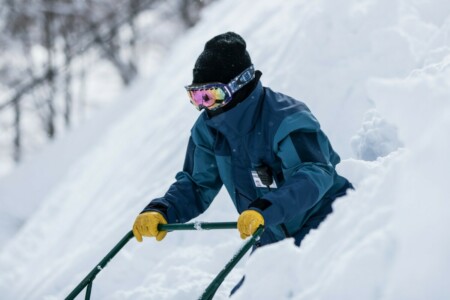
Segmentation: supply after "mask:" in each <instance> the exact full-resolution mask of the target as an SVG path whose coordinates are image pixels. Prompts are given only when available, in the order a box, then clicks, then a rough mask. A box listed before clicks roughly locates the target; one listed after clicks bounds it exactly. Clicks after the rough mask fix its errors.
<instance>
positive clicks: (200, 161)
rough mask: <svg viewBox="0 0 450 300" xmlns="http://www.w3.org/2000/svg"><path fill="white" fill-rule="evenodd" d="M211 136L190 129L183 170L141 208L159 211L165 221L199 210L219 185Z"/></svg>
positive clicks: (181, 219) (190, 215)
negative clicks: (162, 194)
mask: <svg viewBox="0 0 450 300" xmlns="http://www.w3.org/2000/svg"><path fill="white" fill-rule="evenodd" d="M212 143H213V141H212V138H210V137H209V136H205V135H204V134H203V137H202V136H201V135H199V134H198V130H197V129H195V127H194V129H193V132H192V135H191V137H190V139H189V144H188V147H187V151H186V157H185V162H184V167H183V171H181V172H179V173H178V174H177V175H176V176H175V178H176V181H175V183H173V184H172V185H171V186H170V188H169V190H168V191H167V193H166V194H165V195H164V196H163V197H161V198H157V199H154V200H153V201H151V202H150V204H149V205H147V207H146V208H145V209H144V212H145V211H158V212H160V213H162V214H163V215H164V216H165V217H166V219H167V221H168V222H169V223H184V222H187V221H189V220H191V219H192V218H195V217H197V216H198V215H200V214H201V213H203V212H204V211H205V210H206V209H207V208H208V207H209V205H210V204H211V202H212V201H213V200H214V198H215V196H216V195H217V193H218V192H219V190H220V188H221V187H222V181H221V179H220V176H219V172H218V168H217V164H216V160H215V156H214V153H213V151H212Z"/></svg>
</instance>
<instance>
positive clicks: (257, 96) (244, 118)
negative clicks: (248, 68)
mask: <svg viewBox="0 0 450 300" xmlns="http://www.w3.org/2000/svg"><path fill="white" fill-rule="evenodd" d="M263 97H264V88H263V86H262V84H261V82H258V84H257V85H256V87H255V89H254V90H253V91H252V92H251V93H250V95H249V96H248V97H247V98H246V99H245V100H244V101H242V102H241V103H239V104H237V105H236V106H235V107H233V108H232V109H230V110H229V111H226V112H224V113H221V114H219V115H217V116H214V117H211V118H210V117H208V115H207V114H206V112H204V113H203V118H204V119H205V122H206V125H208V126H209V127H212V128H214V129H216V130H218V131H220V132H221V133H222V134H224V135H227V134H229V133H233V134H235V135H238V136H242V135H245V134H247V133H249V132H250V131H251V130H252V129H253V128H254V127H255V124H256V121H257V119H258V117H259V110H260V108H261V104H262V101H263Z"/></svg>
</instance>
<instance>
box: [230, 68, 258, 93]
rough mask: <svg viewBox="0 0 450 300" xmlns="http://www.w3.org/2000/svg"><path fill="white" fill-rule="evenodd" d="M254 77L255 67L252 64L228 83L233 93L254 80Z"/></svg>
mask: <svg viewBox="0 0 450 300" xmlns="http://www.w3.org/2000/svg"><path fill="white" fill-rule="evenodd" d="M253 78H255V68H254V67H253V65H251V66H250V67H248V68H247V69H245V70H244V71H243V72H242V73H241V74H239V75H238V76H236V77H235V78H233V79H232V80H231V81H230V83H228V87H229V88H230V91H231V94H234V93H235V92H236V91H238V90H239V89H241V88H242V87H243V86H244V85H246V84H247V83H249V82H250V81H251V80H253Z"/></svg>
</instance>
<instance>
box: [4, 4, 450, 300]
mask: <svg viewBox="0 0 450 300" xmlns="http://www.w3.org/2000/svg"><path fill="white" fill-rule="evenodd" d="M224 12H226V13H224ZM237 20H239V21H237ZM228 30H231V31H236V32H238V33H240V34H241V35H243V36H244V38H245V39H246V41H247V45H248V50H249V52H250V54H251V56H252V59H253V62H254V64H255V66H256V67H257V69H260V70H261V71H262V72H263V73H264V75H263V77H262V82H263V84H264V85H266V86H270V87H272V88H273V89H275V90H278V91H281V92H284V93H286V94H289V95H292V96H293V97H296V98H298V99H301V100H303V101H305V102H306V103H307V104H308V105H309V106H310V108H311V109H312V111H313V113H314V114H315V115H316V116H317V118H318V119H319V120H320V122H321V124H322V126H323V128H324V131H325V132H327V134H328V135H329V137H330V139H331V140H332V142H333V145H334V147H335V149H336V150H337V151H338V152H339V153H341V156H342V157H343V158H344V160H343V162H342V163H341V164H340V165H339V166H338V170H339V172H340V173H342V174H343V175H345V176H347V177H348V178H349V179H350V180H351V181H352V183H353V184H354V185H355V187H356V190H355V191H352V192H351V193H349V195H348V196H347V197H345V198H341V199H340V200H339V201H337V202H336V203H335V205H334V213H333V214H332V215H331V216H330V217H329V218H328V219H327V220H326V221H325V222H324V223H323V224H322V225H321V226H320V228H319V230H315V231H313V232H312V233H311V234H309V235H308V236H307V238H306V239H305V240H304V242H303V244H302V247H301V248H297V247H295V246H294V245H293V243H292V241H291V240H285V241H283V242H280V243H277V244H274V245H271V246H267V247H265V248H262V249H260V250H258V251H256V252H255V253H254V254H253V255H251V256H250V257H248V256H246V257H244V258H243V261H242V263H240V264H239V265H238V266H237V267H236V270H235V271H233V272H232V273H231V274H230V275H229V276H228V277H227V279H226V280H225V282H224V283H223V285H222V286H221V288H220V289H219V290H218V292H217V294H216V297H215V299H227V297H228V294H229V291H230V289H231V288H232V287H233V286H234V284H235V283H236V282H237V281H238V280H239V279H240V278H241V276H242V275H243V274H246V281H245V284H244V285H243V287H242V288H241V289H240V290H239V291H238V292H237V293H236V294H235V296H234V297H232V299H386V300H390V299H448V298H449V297H450V285H449V284H448V278H450V239H449V235H448V234H447V233H446V230H447V228H448V227H449V225H450V221H449V218H448V216H447V215H448V212H449V211H450V202H449V201H448V196H447V191H446V186H447V181H448V175H449V174H448V170H449V169H450V160H449V159H448V153H449V150H450V140H449V139H448V138H447V136H448V131H449V128H450V103H449V99H450V97H449V96H450V40H449V36H450V2H448V1H440V0H433V1H431V0H430V1H425V0H410V1H406V0H405V1H401V0H394V1H392V0H391V1H387V0H379V1H370V0H367V1H356V0H340V1H325V0H322V1H285V2H283V5H280V4H279V3H277V2H275V1H268V0H264V1H263V0H261V1H258V5H255V2H254V1H250V0H247V1H238V0H222V1H218V2H215V3H213V4H212V5H211V6H209V7H208V8H207V9H206V10H205V11H204V12H203V18H202V20H201V22H200V23H199V24H198V25H197V26H195V27H194V28H192V29H191V30H190V31H189V32H187V33H186V34H185V36H184V37H182V38H180V39H179V40H178V42H177V43H176V44H175V45H173V47H172V50H171V51H170V52H169V53H168V54H167V57H166V59H165V60H164V61H163V62H161V68H160V70H159V72H158V76H157V78H156V79H152V78H151V77H148V78H142V79H141V80H140V82H139V83H137V84H136V86H134V87H133V89H132V90H131V91H129V93H126V94H125V95H124V96H123V99H124V101H123V103H122V104H121V105H118V106H117V107H116V109H114V112H110V113H105V114H106V115H108V117H105V118H102V117H99V118H98V120H97V121H96V122H91V123H89V124H87V125H86V127H84V128H83V129H80V130H78V131H76V133H74V134H73V135H71V136H69V137H68V138H67V139H64V140H62V141H61V142H60V144H59V145H52V146H50V147H49V148H48V149H47V152H46V153H47V155H42V156H41V160H42V161H30V162H28V163H27V164H26V165H24V166H23V169H22V170H18V171H16V172H15V173H13V174H11V175H10V176H9V177H6V178H4V179H2V180H1V181H0V201H1V209H0V213H1V220H2V221H1V222H2V227H1V229H0V237H1V245H0V298H2V299H61V298H64V297H65V296H66V295H67V294H68V293H69V292H70V291H71V290H72V289H73V288H74V287H75V285H76V284H78V282H79V281H80V280H81V279H82V278H83V277H84V276H85V275H86V274H87V273H88V272H89V271H90V270H91V269H92V267H94V266H96V264H97V263H98V262H99V261H100V259H101V258H102V257H103V256H104V255H105V254H106V253H107V252H108V251H109V250H110V249H111V248H112V247H113V246H114V244H115V243H117V242H118V241H119V240H120V239H121V238H122V236H123V235H125V234H126V232H128V231H129V230H130V229H131V225H132V223H133V221H134V218H135V216H136V214H137V213H139V212H140V211H141V209H142V208H143V207H144V206H145V205H146V204H147V203H148V201H149V200H151V199H152V198H154V197H158V196H160V195H161V194H163V193H164V192H165V191H166V189H167V187H168V185H169V184H170V183H171V182H172V181H173V177H174V175H175V173H176V172H177V171H178V170H179V169H180V167H181V166H182V163H183V158H184V149H185V147H186V144H187V140H188V136H189V128H190V127H191V126H192V124H193V122H194V121H195V119H196V117H197V112H196V110H195V109H193V108H192V107H191V105H190V104H189V102H188V101H187V99H186V96H185V92H184V90H183V89H182V86H183V85H185V84H186V83H189V82H190V81H191V69H192V66H193V64H194V62H195V59H196V57H197V56H198V54H199V53H200V52H201V50H202V47H203V45H204V43H205V42H206V40H207V39H209V38H210V37H212V36H214V35H215V34H219V33H222V32H225V31H228ZM176 87H179V88H176ZM131 99H132V102H133V103H132V105H129V101H130V100H131ZM124 103H125V104H124ZM63 151H73V155H71V156H69V157H65V156H64V155H63V154H62V153H65V152H63ZM352 151H353V152H352ZM48 178H53V180H52V181H51V182H52V185H49V184H46V185H45V182H46V180H47V179H48ZM55 178H57V180H56V179H55ZM41 184H44V187H42V186H41ZM33 186H35V187H38V188H41V190H39V191H36V188H33ZM8 216H9V218H8ZM11 216H12V217H11ZM236 219H237V214H236V212H235V211H234V208H233V207H232V204H231V201H230V200H229V198H228V196H227V195H226V193H225V192H224V191H223V190H222V191H221V193H220V194H219V196H218V197H217V199H216V201H215V202H214V203H213V204H212V206H211V207H210V209H209V210H208V211H207V212H206V213H205V214H204V215H202V216H200V217H199V218H198V220H200V221H210V222H211V221H236ZM14 220H16V221H17V220H21V221H17V222H16V223H14ZM242 244H243V242H242V240H240V238H239V234H238V233H237V232H236V231H234V230H222V231H208V230H202V231H192V232H188V231H182V232H172V233H169V234H168V235H167V237H166V238H165V239H164V240H163V241H162V242H155V241H153V240H144V242H143V243H137V242H135V241H134V240H133V241H131V242H130V243H129V244H127V245H126V246H125V247H124V249H123V250H122V251H121V252H120V253H119V254H118V255H117V256H116V257H115V258H114V259H113V260H112V261H111V262H110V263H109V264H108V266H107V267H106V268H105V269H104V270H103V271H102V272H101V273H100V274H99V275H98V276H97V278H96V280H95V281H94V285H93V293H92V298H93V299H150V298H151V299H196V298H197V297H199V296H200V295H201V294H202V292H203V290H204V289H205V288H206V286H207V285H208V284H209V283H210V281H211V280H212V278H213V277H214V276H215V275H216V274H217V273H218V272H219V271H220V270H221V269H222V267H223V266H224V265H225V264H226V263H227V262H228V260H229V259H231V257H232V256H233V254H234V253H235V252H236V251H237V250H238V249H239V247H240V246H241V245H242ZM83 297H84V293H82V295H80V296H79V298H80V299H82V298H83Z"/></svg>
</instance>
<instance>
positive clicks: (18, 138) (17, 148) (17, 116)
mask: <svg viewBox="0 0 450 300" xmlns="http://www.w3.org/2000/svg"><path fill="white" fill-rule="evenodd" d="M19 100H20V98H19V97H16V98H14V100H13V107H14V141H13V145H14V151H13V159H14V161H15V162H16V163H18V162H19V161H20V160H21V158H22V135H21V133H22V132H21V127H20V123H21V111H20V101H19Z"/></svg>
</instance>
